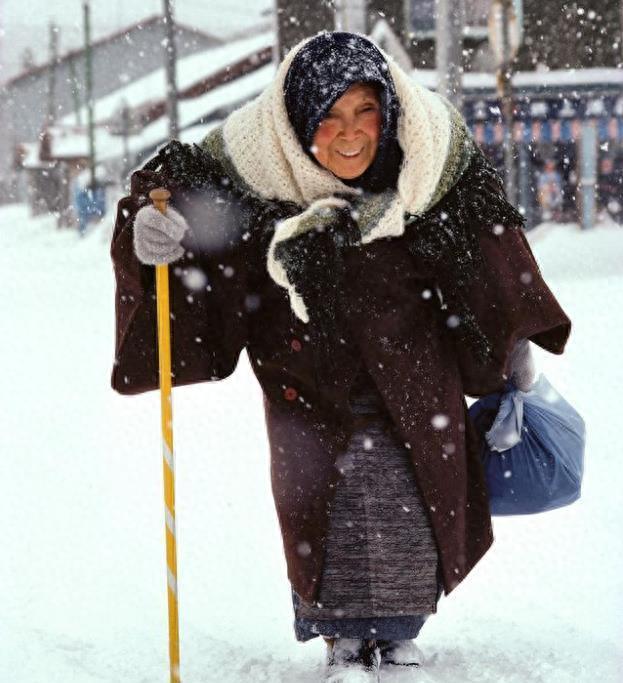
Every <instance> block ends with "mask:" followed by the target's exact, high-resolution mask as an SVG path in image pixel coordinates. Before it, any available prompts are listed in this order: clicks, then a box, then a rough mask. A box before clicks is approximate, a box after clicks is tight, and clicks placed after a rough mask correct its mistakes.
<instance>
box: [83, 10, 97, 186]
mask: <svg viewBox="0 0 623 683" xmlns="http://www.w3.org/2000/svg"><path fill="white" fill-rule="evenodd" d="M82 8H83V11H84V56H85V83H86V103H87V126H88V132H89V172H90V179H91V191H92V192H94V191H95V127H94V121H93V63H92V55H91V7H90V5H89V0H85V2H84V4H83V5H82Z"/></svg>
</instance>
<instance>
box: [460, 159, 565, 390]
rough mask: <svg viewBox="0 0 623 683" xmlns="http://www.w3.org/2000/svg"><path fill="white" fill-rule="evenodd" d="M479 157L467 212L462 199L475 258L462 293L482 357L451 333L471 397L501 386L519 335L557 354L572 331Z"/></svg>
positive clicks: (517, 219)
mask: <svg viewBox="0 0 623 683" xmlns="http://www.w3.org/2000/svg"><path fill="white" fill-rule="evenodd" d="M479 161H480V163H483V164H485V165H486V166H487V167H488V168H487V171H488V172H483V173H481V174H479V178H478V181H477V182H473V183H472V181H469V184H470V185H471V187H472V191H473V192H475V193H478V194H479V197H477V199H479V200H480V201H476V203H475V204H473V205H472V207H471V211H470V208H469V202H468V201H464V202H463V204H464V208H465V209H466V210H465V213H464V214H463V215H464V216H465V219H466V220H467V221H468V222H469V225H468V226H467V229H468V231H469V232H470V233H471V235H472V237H473V238H474V239H475V248H476V251H477V252H478V255H479V258H478V259H477V260H476V266H475V273H474V278H473V281H472V283H471V284H470V286H468V287H466V288H465V291H464V293H463V298H464V301H465V302H466V304H467V308H468V310H469V311H471V313H472V314H473V320H474V322H475V323H476V325H477V326H478V328H479V329H480V331H481V332H482V333H483V334H484V336H485V338H486V340H487V341H488V344H489V355H488V358H487V360H483V358H482V356H481V355H479V354H477V353H475V351H474V348H472V346H471V345H470V344H469V343H464V342H459V341H458V339H459V337H458V335H457V336H455V344H456V356H457V359H458V363H459V368H460V371H461V375H462V381H463V388H464V391H465V393H466V394H468V395H471V396H483V395H485V394H488V393H492V392H494V391H499V390H501V389H502V388H503V386H504V384H505V382H506V378H507V377H508V376H510V373H511V368H510V363H511V354H512V352H513V349H514V348H515V345H516V343H517V341H518V340H520V339H529V340H530V341H532V342H534V343H535V344H537V345H538V346H540V347H541V348H543V349H545V350H547V351H550V352H551V353H555V354H562V353H563V351H564V348H565V345H566V342H567V339H568V338H569V334H570V332H571V321H570V319H569V318H568V316H567V314H566V313H565V312H564V311H563V309H562V307H561V306H560V304H559V303H558V301H557V300H556V297H555V296H554V294H553V293H552V291H551V290H550V288H549V287H548V286H547V284H546V283H545V280H544V278H543V275H542V273H541V270H540V268H539V265H538V263H537V261H536V259H535V257H534V254H533V253H532V250H531V248H530V245H529V243H528V240H527V238H526V235H525V233H524V230H523V224H524V219H523V217H522V216H521V214H520V213H519V212H518V211H516V209H515V208H514V207H513V206H512V205H511V204H510V203H509V202H508V201H507V199H506V195H505V192H504V189H503V185H502V182H501V178H500V177H499V175H497V173H496V172H494V171H493V170H492V168H491V167H490V166H488V163H487V162H486V160H484V159H483V158H481V157H479ZM468 180H469V178H468Z"/></svg>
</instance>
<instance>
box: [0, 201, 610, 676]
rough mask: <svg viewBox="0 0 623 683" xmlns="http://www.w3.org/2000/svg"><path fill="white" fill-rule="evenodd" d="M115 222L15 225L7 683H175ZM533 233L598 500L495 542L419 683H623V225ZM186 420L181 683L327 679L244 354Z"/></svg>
mask: <svg viewBox="0 0 623 683" xmlns="http://www.w3.org/2000/svg"><path fill="white" fill-rule="evenodd" d="M110 224H111V219H109V220H107V221H106V222H105V224H104V225H101V226H99V227H95V229H93V230H92V231H91V232H90V233H89V234H88V236H87V237H85V238H84V239H83V240H80V239H79V238H78V236H77V234H76V233H75V232H73V231H57V230H56V229H55V227H54V221H53V219H52V218H50V217H43V218H37V219H32V218H29V216H28V214H27V210H26V208H25V207H22V206H11V207H3V208H2V209H0V268H1V272H2V274H3V290H4V291H3V292H2V302H3V303H2V306H1V307H0V310H1V311H2V334H1V335H0V359H1V362H2V370H1V376H2V392H1V393H0V415H1V419H2V435H1V436H0V452H1V455H2V457H1V458H0V482H2V494H1V496H0V515H1V518H2V520H3V534H2V536H3V542H2V551H3V552H2V561H1V562H0V586H1V589H0V605H1V610H0V615H1V618H0V643H1V646H0V651H1V655H0V681H7V682H8V681H11V683H56V682H62V683H68V682H69V681H72V682H73V681H75V682H77V683H91V682H93V683H95V682H96V681H97V682H98V683H101V682H111V683H113V682H114V683H119V682H120V681H123V682H124V683H154V682H157V681H163V682H164V681H167V680H168V660H167V630H166V628H167V627H166V624H167V619H166V592H165V591H166V589H165V586H166V582H165V564H164V524H163V523H164V516H163V509H162V508H163V503H162V470H161V459H160V440H159V403H158V396H157V394H156V393H151V394H147V395H142V396H137V397H131V398H130V397H122V396H119V395H117V394H115V393H114V392H113V391H112V390H111V389H110V386H109V376H110V369H111V362H112V357H113V277H112V270H111V265H110V261H109V256H108V244H107V242H108V231H109V229H110V227H111V225H110ZM536 238H537V239H536V240H535V242H534V248H535V251H536V253H537V257H538V258H539V260H540V263H541V266H542V269H543V271H544V274H545V276H546V278H547V280H548V282H549V283H550V286H551V287H552V289H553V291H554V292H555V294H556V295H557V296H558V297H559V299H560V301H561V303H562V305H563V306H564V308H565V309H566V310H567V312H568V313H569V315H570V316H571V318H572V319H573V322H574V331H573V334H572V338H571V340H570V342H569V345H568V351H567V352H566V353H565V355H564V356H562V357H558V356H552V355H548V354H546V353H539V355H538V358H539V361H540V363H541V369H542V370H544V371H545V372H546V374H547V375H548V377H549V379H550V381H551V382H552V384H553V385H554V386H555V387H556V388H557V389H558V390H559V391H561V392H562V394H563V395H564V396H565V397H566V398H567V399H568V400H569V401H571V403H573V404H574V405H575V406H576V407H577V408H578V409H579V410H580V412H581V413H582V414H583V415H584V417H585V419H586V421H587V427H588V449H587V460H586V472H585V485H584V495H583V498H582V499H581V500H580V501H579V502H578V503H576V504H574V505H573V506H571V507H569V508H566V509H562V510H558V511H555V512H549V513H546V514H544V515H540V516H535V517H531V518H517V519H496V520H495V534H496V543H495V544H494V547H493V548H492V550H491V551H490V552H489V553H488V554H487V555H486V557H485V558H484V559H483V560H482V561H481V562H480V564H479V565H478V566H477V567H476V569H475V570H474V572H473V573H472V575H471V576H470V577H469V579H468V580H466V581H465V582H464V583H463V584H462V585H461V586H460V587H459V588H458V589H457V590H456V591H455V592H454V593H453V594H452V595H451V596H450V597H448V598H443V599H442V601H441V603H440V610H439V613H438V614H437V615H436V616H434V617H432V618H431V619H430V621H429V622H428V623H427V624H426V626H425V627H424V629H423V631H422V634H421V636H420V638H419V639H418V642H419V643H420V645H421V647H422V649H423V650H424V652H425V653H426V656H427V661H426V667H425V670H426V672H427V673H426V674H425V673H424V672H422V674H421V675H419V677H412V678H407V677H405V678H402V679H400V680H402V681H408V680H412V681H436V682H439V683H458V682H459V681H460V682H466V683H527V682H532V681H534V682H539V683H567V682H569V683H571V681H573V682H574V683H593V682H595V681H599V682H600V683H610V682H613V683H614V682H615V681H620V680H623V669H622V668H621V662H622V661H623V650H622V648H621V634H623V597H622V596H623V571H622V570H623V562H622V557H623V553H622V551H623V535H622V534H621V532H620V527H621V516H622V515H623V503H622V501H623V497H622V496H621V491H622V490H623V466H622V465H621V455H622V450H623V449H622V447H621V440H620V433H621V424H620V423H619V420H620V409H619V406H620V403H621V396H623V363H621V358H620V352H621V340H622V337H623V322H622V320H621V315H622V312H623V229H620V228H619V229H616V228H613V227H597V228H595V229H594V230H592V231H588V232H579V231H578V230H577V228H575V227H574V226H555V227H552V228H551V229H548V230H546V231H542V232H540V233H539V234H537V235H536ZM174 416H175V447H176V456H177V502H178V507H177V520H178V536H179V550H178V552H179V558H178V559H179V586H180V614H181V617H180V618H181V657H182V679H183V681H184V682H185V683H212V682H215V683H216V682H217V681H218V682H225V683H229V682H231V683H256V682H258V681H269V682H271V683H273V682H275V683H277V682H283V683H291V682H299V681H300V682H301V683H313V682H317V681H319V680H320V678H321V671H322V662H323V656H324V643H323V642H322V641H321V640H320V639H314V640H313V641H311V642H308V643H306V644H301V643H297V642H296V640H295V639H294V635H293V631H292V626H291V622H292V608H291V602H290V593H289V583H288V581H287V578H286V569H285V561H284V559H283V554H282V549H281V538H280V534H279V530H278V525H277V519H276V515H275V512H274V508H273V503H272V497H271V494H270V484H269V458H268V445H267V440H266V435H265V431H264V421H263V420H264V417H263V413H262V406H261V393H260V389H259V386H258V385H257V383H256V381H255V379H254V378H253V376H252V374H251V371H250V367H249V364H248V361H247V358H246V356H244V355H243V357H242V358H241V362H240V365H239V367H238V370H237V372H236V373H235V374H234V376H233V377H231V378H229V379H228V380H226V381H224V382H218V383H215V384H212V385H202V386H195V387H186V388H184V389H180V390H176V392H175V395H174ZM384 680H386V681H388V682H389V681H390V678H389V677H386V678H385V679H384ZM393 680H394V681H395V682H397V681H398V680H399V679H398V678H394V679H393Z"/></svg>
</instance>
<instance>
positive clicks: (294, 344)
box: [290, 339, 303, 351]
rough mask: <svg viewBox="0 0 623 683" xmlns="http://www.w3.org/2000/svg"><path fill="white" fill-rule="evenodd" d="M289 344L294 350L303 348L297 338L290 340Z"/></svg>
mask: <svg viewBox="0 0 623 683" xmlns="http://www.w3.org/2000/svg"><path fill="white" fill-rule="evenodd" d="M290 346H291V347H292V349H293V350H294V351H300V350H301V349H302V348H303V345H302V344H301V342H300V341H299V340H298V339H293V340H292V341H291V342H290Z"/></svg>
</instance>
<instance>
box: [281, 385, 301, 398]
mask: <svg viewBox="0 0 623 683" xmlns="http://www.w3.org/2000/svg"><path fill="white" fill-rule="evenodd" d="M283 395H284V397H285V398H286V400H287V401H294V400H295V399H296V397H297V396H298V395H299V394H298V391H297V390H296V389H295V388H294V387H287V388H286V390H285V391H284V392H283Z"/></svg>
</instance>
